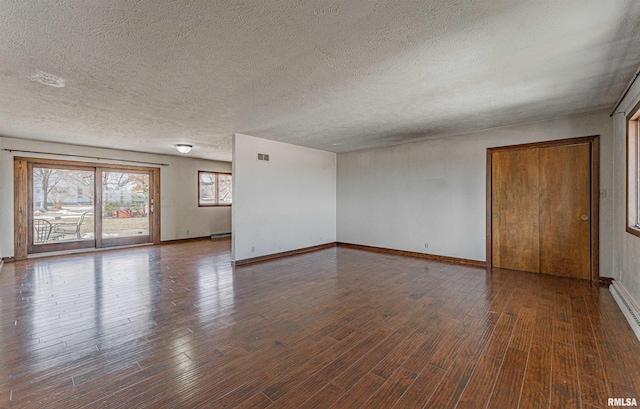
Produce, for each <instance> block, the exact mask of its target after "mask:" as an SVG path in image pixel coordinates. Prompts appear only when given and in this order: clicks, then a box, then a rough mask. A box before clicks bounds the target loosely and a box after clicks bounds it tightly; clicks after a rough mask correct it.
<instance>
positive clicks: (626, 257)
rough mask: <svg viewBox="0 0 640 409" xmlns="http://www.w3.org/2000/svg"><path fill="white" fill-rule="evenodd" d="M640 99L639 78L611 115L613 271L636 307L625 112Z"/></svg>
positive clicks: (637, 268) (639, 280)
mask: <svg viewBox="0 0 640 409" xmlns="http://www.w3.org/2000/svg"><path fill="white" fill-rule="evenodd" d="M638 101H640V80H638V81H636V82H635V84H634V86H633V87H632V88H631V89H630V90H629V93H628V94H627V96H626V97H625V99H624V100H623V101H622V103H621V104H620V106H619V107H618V109H617V110H616V112H617V114H616V115H614V116H613V146H614V167H615V169H614V176H615V197H614V201H615V206H614V250H613V251H614V274H613V278H614V279H615V280H616V281H617V285H619V286H621V287H623V289H624V290H626V292H627V293H628V294H629V295H630V296H631V298H632V300H633V302H635V304H636V306H637V305H640V237H636V236H634V235H632V234H629V233H627V232H626V225H627V224H626V223H627V220H626V211H627V210H626V163H627V161H626V126H627V122H626V115H627V113H629V112H630V110H631V109H633V107H634V106H635V105H636V104H637V103H638Z"/></svg>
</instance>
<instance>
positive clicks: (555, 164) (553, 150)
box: [539, 144, 591, 279]
mask: <svg viewBox="0 0 640 409" xmlns="http://www.w3.org/2000/svg"><path fill="white" fill-rule="evenodd" d="M539 158H540V236H541V238H542V240H541V243H540V272H541V273H544V274H553V275H560V276H567V277H575V278H583V279H590V276H591V248H590V247H591V172H590V164H591V153H590V146H589V144H581V145H568V146H553V147H547V148H541V149H540V153H539Z"/></svg>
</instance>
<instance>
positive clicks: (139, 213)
mask: <svg viewBox="0 0 640 409" xmlns="http://www.w3.org/2000/svg"><path fill="white" fill-rule="evenodd" d="M148 235H149V174H148V173H130V172H108V171H104V172H103V173H102V238H103V239H110V238H120V237H132V236H148Z"/></svg>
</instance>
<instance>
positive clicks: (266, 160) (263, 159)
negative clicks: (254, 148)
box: [258, 153, 269, 162]
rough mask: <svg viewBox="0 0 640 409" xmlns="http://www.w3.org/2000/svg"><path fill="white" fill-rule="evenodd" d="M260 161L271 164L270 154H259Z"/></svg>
mask: <svg viewBox="0 0 640 409" xmlns="http://www.w3.org/2000/svg"><path fill="white" fill-rule="evenodd" d="M258 160H262V161H265V162H269V154H268V153H259V154H258Z"/></svg>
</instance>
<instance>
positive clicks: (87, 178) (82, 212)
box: [31, 166, 95, 247]
mask: <svg viewBox="0 0 640 409" xmlns="http://www.w3.org/2000/svg"><path fill="white" fill-rule="evenodd" d="M32 177H33V180H32V184H33V192H32V193H33V200H32V201H31V203H32V209H31V210H32V214H31V220H32V229H33V236H32V237H33V242H32V244H33V246H42V245H45V244H62V243H67V242H75V241H85V240H94V236H95V232H94V220H93V219H94V172H93V171H87V170H77V169H63V168H48V167H36V166H34V167H33V172H32ZM58 247H60V246H58Z"/></svg>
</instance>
